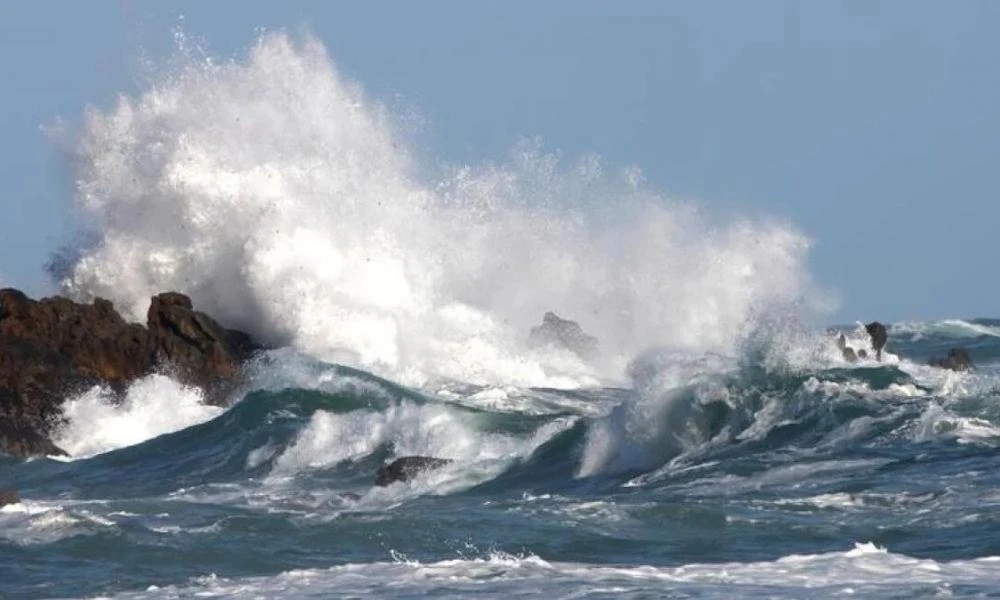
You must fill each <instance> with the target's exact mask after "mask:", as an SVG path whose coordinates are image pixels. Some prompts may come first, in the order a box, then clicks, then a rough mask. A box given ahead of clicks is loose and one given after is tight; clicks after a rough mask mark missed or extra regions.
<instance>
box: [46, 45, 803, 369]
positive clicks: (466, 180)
mask: <svg viewBox="0 0 1000 600" xmlns="http://www.w3.org/2000/svg"><path fill="white" fill-rule="evenodd" d="M484 118H489V115H484ZM413 151H414V150H413V149H411V148H409V147H408V144H407V143H406V141H405V140H403V139H402V138H401V137H400V136H399V135H397V133H396V132H395V127H394V125H393V120H392V117H391V115H390V114H389V112H388V111H387V110H385V109H384V108H383V107H381V106H380V105H378V104H377V103H373V102H371V101H370V100H368V99H367V98H366V97H365V96H364V94H363V93H362V92H361V90H359V89H358V87H357V86H356V85H353V84H351V83H349V82H346V81H345V80H344V79H343V78H342V77H341V76H340V75H339V74H338V73H337V71H336V69H335V68H334V66H333V64H332V63H331V61H330V59H329V58H328V56H327V55H326V52H325V50H324V48H323V47H322V46H321V44H320V43H319V42H317V41H316V40H314V39H306V40H305V41H303V42H302V43H296V42H294V41H292V40H290V39H289V38H288V37H287V36H286V35H283V34H267V35H264V36H262V37H261V38H260V39H259V40H257V42H256V44H255V45H254V47H253V48H252V50H251V51H250V53H249V56H248V57H246V59H245V60H238V61H228V62H213V61H211V60H205V59H204V58H199V59H197V60H196V59H189V60H186V61H182V64H181V66H180V67H179V68H177V69H174V70H172V71H171V72H170V74H169V75H165V76H163V77H161V78H159V79H158V80H156V81H155V82H154V83H153V84H152V85H150V86H148V88H147V89H145V91H143V92H142V93H141V94H139V95H138V96H136V97H126V96H123V97H121V98H120V100H119V101H118V102H117V104H116V105H115V106H114V107H113V108H112V109H110V110H108V111H106V112H102V111H98V110H90V111H89V112H88V113H87V116H86V119H85V123H84V127H83V130H82V133H81V135H80V137H79V139H78V142H77V144H76V150H75V158H76V162H77V169H78V170H77V194H76V204H77V206H78V208H79V209H80V210H81V211H83V212H84V213H85V215H86V221H87V222H88V223H90V224H91V226H92V227H93V228H94V232H93V235H92V236H91V237H90V238H89V239H90V242H89V243H87V244H85V245H83V246H82V247H81V248H79V249H78V252H77V254H76V258H75V259H73V260H72V261H71V262H70V264H69V265H68V268H67V269H66V271H65V273H64V274H63V275H64V276H63V280H62V282H61V283H62V287H63V289H64V291H65V292H66V293H68V294H70V295H72V296H74V297H76V298H80V299H87V298H90V297H93V296H104V297H108V298H110V299H112V300H114V301H115V302H116V304H117V305H118V306H119V308H120V309H122V310H124V311H125V312H126V313H127V314H128V315H129V316H130V317H132V318H134V319H137V320H141V318H142V316H143V315H144V313H145V310H146V308H147V305H148V301H149V297H150V296H151V295H152V294H154V293H157V292H160V291H163V290H179V291H183V292H186V293H188V294H190V295H191V296H192V297H193V299H194V302H195V303H196V306H198V307H199V308H201V309H203V310H205V311H207V312H209V313H211V314H213V315H215V316H217V317H218V318H219V319H220V320H221V321H223V322H224V323H226V324H227V325H229V326H236V327H241V328H246V329H248V330H250V331H252V332H253V333H254V334H255V335H257V336H259V337H261V338H263V339H265V340H267V341H270V342H277V343H289V344H291V345H293V346H294V347H296V348H298V349H299V350H302V351H304V352H307V353H309V354H311V355H313V356H316V357H319V358H321V359H326V360H337V361H340V362H347V363H352V364H355V365H359V366H362V367H364V368H368V369H372V370H375V371H377V372H379V373H382V374H384V375H386V376H389V377H393V378H396V379H397V380H401V381H404V382H406V383H411V384H418V385H419V384H422V383H424V382H425V381H426V380H427V378H429V377H435V376H443V377H449V378H454V379H458V380H464V381H473V382H482V383H507V384H515V385H552V384H559V385H567V384H573V383H576V384H581V383H583V384H586V383H593V382H595V381H597V380H598V379H599V378H607V377H610V378H615V377H620V376H621V372H622V371H621V367H622V365H624V364H625V363H626V362H627V360H628V358H630V357H631V356H634V355H635V353H637V352H638V351H639V350H641V349H643V348H645V347H647V346H650V345H653V344H663V343H667V344H669V345H671V346H673V347H676V348H681V349H692V350H705V349H720V348H728V347H730V346H731V345H732V344H733V343H734V340H736V339H737V337H738V335H739V332H740V330H741V328H742V327H743V326H744V325H745V324H746V322H747V321H748V319H750V318H751V317H752V315H753V314H754V311H755V310H758V309H759V308H760V307H761V306H766V305H768V304H771V303H773V302H789V301H795V300H796V299H798V298H800V297H803V296H806V297H808V296H809V294H810V289H811V284H810V282H809V278H808V276H807V274H806V272H805V269H804V265H803V262H804V257H805V254H806V250H807V246H808V243H807V240H806V239H805V238H804V237H803V236H802V235H800V234H799V233H797V232H796V231H794V230H792V229H790V228H788V227H787V226H785V225H783V224H780V223H771V222H759V221H748V220H733V221H731V222H724V223H720V222H718V221H717V220H713V219H711V218H708V217H706V216H704V215H703V214H700V213H699V211H698V210H696V209H695V208H693V207H691V206H689V205H684V204H680V203H677V202H673V201H670V200H668V199H665V198H662V197H659V196H657V195H656V194H654V193H652V192H650V191H648V190H646V189H645V187H644V185H643V184H642V178H641V175H639V173H638V171H637V170H636V169H624V170H620V171H619V170H614V169H606V168H604V167H603V166H602V165H601V164H600V161H598V160H597V159H595V158H593V157H586V158H584V159H582V160H580V161H577V162H576V163H573V164H564V162H563V161H561V160H559V159H558V158H557V157H555V156H553V155H550V154H546V153H544V152H543V151H541V150H540V148H539V146H538V144H535V143H526V144H522V145H520V146H518V147H517V148H516V149H515V151H514V152H513V153H512V157H511V158H510V159H509V160H508V161H506V162H504V163H502V164H489V165H484V166H452V167H446V168H444V169H441V170H440V171H441V172H444V173H445V174H444V175H440V174H438V175H436V176H428V175H426V174H422V173H421V172H419V170H418V169H417V167H416V166H415V165H416V163H417V161H415V160H413V155H412V152H413ZM423 162H428V161H427V160H424V161H423ZM547 310H554V311H556V312H557V313H559V314H560V315H562V316H564V317H568V318H572V319H575V320H578V321H579V322H580V323H581V325H582V326H583V327H584V329H585V330H587V331H588V332H589V333H592V334H593V335H595V336H597V337H598V338H599V339H600V341H601V347H602V350H603V356H604V359H603V360H602V361H598V364H597V365H596V366H595V365H585V364H583V363H582V362H581V361H579V360H577V359H576V358H575V357H572V356H566V355H559V356H548V355H546V354H544V353H540V352H531V351H528V350H527V349H525V348H524V347H523V343H522V342H523V341H524V339H525V337H526V334H527V331H528V329H529V328H530V326H531V325H533V324H536V323H538V322H539V321H540V319H541V316H542V315H543V314H544V312H545V311H547ZM595 378H596V379H595Z"/></svg>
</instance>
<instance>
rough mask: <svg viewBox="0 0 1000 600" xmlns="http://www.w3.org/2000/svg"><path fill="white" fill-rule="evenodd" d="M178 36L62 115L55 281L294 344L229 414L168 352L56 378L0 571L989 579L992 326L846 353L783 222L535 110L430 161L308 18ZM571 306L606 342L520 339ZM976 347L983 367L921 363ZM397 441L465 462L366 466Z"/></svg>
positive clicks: (705, 591) (562, 592) (282, 587)
mask: <svg viewBox="0 0 1000 600" xmlns="http://www.w3.org/2000/svg"><path fill="white" fill-rule="evenodd" d="M178 45H179V50H178V56H177V57H176V58H175V60H172V61H168V64H167V65H164V66H163V67H162V69H161V71H159V72H157V73H154V74H151V75H150V77H149V83H148V85H147V86H146V87H145V88H144V89H143V90H142V91H141V92H139V93H137V94H136V95H133V96H129V95H123V96H122V97H120V98H119V100H118V101H117V102H116V103H115V104H114V105H113V106H110V107H103V108H91V109H89V110H88V111H87V112H86V114H85V116H84V118H83V121H82V125H81V127H80V128H79V130H73V131H69V130H60V131H53V132H52V134H53V135H55V136H64V139H65V140H67V143H66V147H68V148H70V149H71V150H70V152H71V155H72V156H71V158H72V160H73V165H74V167H75V169H76V171H75V174H76V179H75V182H76V185H75V194H74V201H75V204H76V210H77V211H78V212H79V213H80V216H79V223H80V231H79V235H77V236H75V237H74V238H73V241H72V242H71V243H68V244H67V245H66V246H65V247H63V248H61V249H60V250H59V251H58V252H57V253H56V255H55V257H54V259H53V262H52V265H51V274H52V276H53V277H54V278H55V280H56V281H57V282H58V285H59V289H60V291H61V292H62V293H64V294H66V295H69V296H71V297H73V298H75V299H79V300H88V299H92V298H94V297H97V296H101V297H106V298H109V299H111V300H112V301H113V302H114V303H115V306H116V307H117V308H118V310H119V311H121V312H122V313H123V314H124V315H125V316H126V317H127V318H129V319H132V320H136V321H140V322H141V321H143V320H144V312H145V310H146V307H147V306H148V302H149V297H150V296H151V295H153V294H155V293H158V292H160V291H164V290H177V291H181V292H184V293H187V294H189V295H190V296H191V297H192V299H193V300H194V303H195V306H196V307H197V308H199V309H201V310H204V311H206V312H207V313H209V314H211V315H212V316H213V317H215V318H217V319H218V320H219V321H220V322H222V323H223V324H225V325H226V326H229V327H238V328H241V329H245V330H247V331H249V332H251V333H252V334H253V335H254V336H255V337H256V338H257V339H259V340H262V341H264V342H266V343H267V344H269V345H270V346H271V347H273V348H274V349H273V350H269V351H267V352H264V353H262V354H261V355H260V356H259V357H257V358H256V359H255V360H254V361H253V362H252V363H251V364H249V365H247V367H246V372H245V377H244V380H243V382H242V384H241V387H240V388H239V389H238V390H236V391H235V392H234V393H233V395H232V397H231V398H230V403H229V405H228V406H226V407H216V406H208V405H205V404H204V403H203V402H202V393H201V391H200V390H197V389H193V388H188V387H185V386H183V385H181V384H179V383H177V382H176V381H174V380H173V379H171V378H170V377H169V376H168V375H167V374H153V375H150V376H148V377H146V378H143V379H141V380H138V381H136V382H134V383H133V384H132V385H131V386H130V387H129V388H128V390H127V392H126V394H125V396H124V397H115V396H114V395H113V394H112V393H111V392H109V391H108V390H104V389H101V388H94V389H92V390H86V391H83V392H82V393H77V394H73V395H71V396H69V397H68V398H67V400H66V403H65V405H64V413H65V419H64V421H63V422H61V423H60V424H58V425H57V427H56V429H55V432H54V434H53V439H54V441H55V442H56V444H57V445H59V446H60V447H61V448H63V449H65V450H66V451H67V452H68V454H69V457H68V458H60V459H55V458H35V459H27V460H26V459H16V458H10V457H0V487H3V488H15V489H17V490H18V491H19V492H20V495H21V497H22V502H20V503H18V504H14V505H9V506H6V507H3V508H2V509H0V596H2V597H5V598H7V597H9V598H83V597H85V598H92V597H110V598H186V597H209V598H211V597H233V598H259V597H268V598H270V597H281V598H306V597H315V598H329V597H345V598H348V597H392V598H417V597H421V598H422V597H462V598H464V597H473V596H474V597H502V598H516V597H538V596H547V597H552V598H649V597H668V598H693V597H697V598H732V597H750V596H753V597H771V598H801V597H805V596H821V597H827V596H841V595H858V596H862V597H866V598H869V597H871V598H882V597H890V598H915V597H928V596H944V595H946V596H984V595H997V594H1000V577H998V575H997V574H998V573H1000V510H998V504H1000V493H998V490H1000V475H998V473H1000V469H998V467H1000V454H998V452H997V447H998V445H1000V370H998V365H1000V321H994V320H989V319H971V320H957V319H956V320H948V321H936V322H914V323H894V324H892V325H891V326H890V327H889V343H888V346H887V350H888V352H887V354H886V357H885V360H884V361H882V362H875V361H873V360H862V361H860V362H857V363H848V362H846V361H845V360H844V359H843V358H842V356H841V354H840V352H839V351H838V350H837V347H836V345H835V343H834V337H833V334H831V333H830V331H828V330H827V328H826V327H825V326H824V323H825V321H824V319H825V315H828V314H831V310H833V309H834V308H835V304H836V295H835V294H834V293H833V292H831V291H830V290H827V289H824V288H823V286H822V285H821V284H820V283H819V282H817V281H816V278H814V277H813V276H812V275H811V274H810V272H809V269H808V264H809V263H808V249H809V244H810V241H809V239H808V237H807V236H806V235H804V234H803V233H801V232H799V231H798V230H797V229H795V228H794V227H793V226H792V225H790V224H788V223H786V222H785V221H784V220H782V219H780V218H770V217H766V216H764V217H756V216H746V215H724V214H723V215H720V214H716V213H714V212H712V211H711V210H710V209H709V208H707V207H705V206H704V205H700V204H697V203H694V202H688V201H681V200H676V199H672V198H670V197H669V196H668V195H665V194H663V193H660V192H658V191H656V190H654V189H651V188H650V187H649V186H648V185H647V184H646V183H645V181H644V180H643V177H642V174H641V172H640V171H639V170H638V169H636V168H634V167H616V166H613V165H608V164H605V163H604V162H603V161H601V160H600V159H599V158H598V157H593V156H585V157H581V158H578V159H568V158H566V157H563V156H561V155H560V154H559V153H558V152H550V151H546V150H545V148H544V147H543V145H542V144H541V143H540V142H538V141H537V140H525V141H524V142H523V143H521V144H518V145H517V146H516V147H515V148H514V149H513V150H512V151H511V153H510V155H509V156H507V157H504V158H502V159H499V160H497V161H496V162H490V163H487V164H470V165H464V164H457V165H456V164H448V165H442V164H438V163H436V162H435V161H434V160H433V159H432V158H431V157H428V156H427V155H426V154H424V153H422V152H421V151H420V147H419V144H418V143H416V142H415V141H414V140H419V136H417V135H416V134H415V133H414V132H413V129H414V128H415V127H416V126H417V125H415V124H414V123H413V122H411V121H410V120H408V117H407V116H406V113H405V111H404V113H403V114H402V115H401V114H400V113H399V112H398V111H396V110H394V107H393V106H391V105H386V104H382V103H380V102H378V101H377V100H373V99H370V98H368V97H367V96H366V95H365V93H364V91H363V89H362V88H361V87H360V86H359V85H357V84H355V83H353V82H350V81H347V80H346V79H344V78H343V77H342V76H341V75H340V74H339V72H338V71H337V69H336V67H335V65H334V63H333V62H332V61H331V59H330V58H329V57H328V56H327V54H326V51H325V49H324V48H323V46H322V44H320V43H319V42H318V41H316V40H314V39H310V38H308V37H307V38H305V39H303V40H294V39H290V38H289V37H288V36H286V35H284V34H280V33H277V34H273V33H272V34H262V35H261V37H260V38H259V39H258V40H257V42H256V43H255V44H254V45H253V46H252V47H251V48H250V50H249V51H248V53H247V55H246V56H245V57H240V58H236V59H231V60H230V59H227V60H219V59H210V58H206V56H205V55H204V53H202V52H201V51H200V49H199V48H198V47H197V45H196V44H194V43H193V42H191V41H190V40H186V39H184V38H183V36H179V39H178ZM418 121H419V119H418ZM547 311H554V312H556V313H558V314H559V315H560V316H562V317H565V318H569V319H573V320H575V321H577V322H579V324H580V326H581V327H582V328H583V330H584V331H586V332H587V333H588V334H590V335H593V336H594V337H595V338H596V339H597V348H596V350H594V351H593V352H588V353H587V355H586V356H581V355H580V354H577V353H576V352H573V351H572V350H570V349H567V348H562V347H559V346H558V345H544V344H543V345H538V344H530V343H528V338H529V331H530V329H531V327H533V326H536V325H538V324H539V323H540V322H541V320H542V316H543V315H544V314H545V313H546V312H547ZM867 317H868V318H869V320H870V319H875V318H878V315H867ZM837 329H838V330H839V331H843V332H845V333H846V334H847V336H848V338H849V341H850V343H851V345H853V346H854V347H857V348H860V347H864V346H865V345H866V344H867V336H866V335H865V333H864V330H863V328H862V327H861V326H860V324H846V325H843V326H840V327H838V328H837ZM953 347H964V348H967V349H968V350H969V351H970V353H971V355H972V357H973V359H974V360H975V361H976V363H977V366H978V370H977V371H975V372H972V373H955V372H951V371H946V370H942V369H937V368H933V367H929V366H926V362H927V360H928V359H929V358H931V357H933V356H941V355H944V354H946V353H947V352H948V350H949V349H951V348H953ZM404 456H430V457H437V458H444V459H449V460H450V461H451V462H449V463H448V464H446V465H444V466H441V467H440V468H436V469H431V470H427V471H423V472H421V473H419V474H417V475H416V476H415V477H413V478H412V479H411V480H409V481H405V482H397V483H394V484H392V485H389V486H385V487H379V486H375V485H374V479H375V472H376V470H377V469H378V468H379V467H380V466H382V465H383V464H385V463H387V462H389V461H392V460H394V459H396V458H400V457H404Z"/></svg>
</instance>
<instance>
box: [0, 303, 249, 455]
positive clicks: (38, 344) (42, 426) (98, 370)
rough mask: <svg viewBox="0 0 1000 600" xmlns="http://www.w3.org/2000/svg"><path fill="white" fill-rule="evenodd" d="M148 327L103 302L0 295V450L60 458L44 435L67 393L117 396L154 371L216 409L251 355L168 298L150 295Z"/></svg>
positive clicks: (230, 333) (238, 339) (241, 341)
mask: <svg viewBox="0 0 1000 600" xmlns="http://www.w3.org/2000/svg"><path fill="white" fill-rule="evenodd" d="M147 324H148V327H143V326H142V325H139V324H136V323H127V322H126V321H125V320H124V319H123V318H122V317H121V316H120V315H119V314H118V313H117V312H116V311H115V309H114V306H113V305H112V303H111V302H109V301H108V300H104V299H103V298H97V299H95V300H94V302H93V303H92V304H78V303H76V302H73V301H71V300H68V299H66V298H61V297H54V298H45V299H42V300H39V301H34V300H31V299H29V298H28V297H27V296H25V295H24V294H23V293H22V292H20V291H18V290H14V289H4V290H0V451H2V452H6V453H9V454H13V455H18V456H26V455H38V454H61V453H63V452H62V451H61V450H59V449H58V448H57V447H56V446H55V445H53V444H52V442H51V441H50V440H49V439H48V433H49V431H50V430H51V428H52V426H53V425H54V424H55V423H56V422H57V421H58V419H59V417H60V414H61V405H62V403H63V401H64V399H65V398H66V396H68V395H72V394H73V393H78V392H81V391H84V390H86V389H88V388H89V387H91V386H93V385H95V384H99V383H100V384H105V385H108V386H110V387H111V389H112V390H114V391H116V392H118V393H121V392H122V391H124V389H125V388H126V386H127V385H128V383H129V382H131V381H132V380H134V379H136V378H139V377H142V376H144V375H147V374H149V373H152V372H154V371H162V372H167V373H170V374H171V375H173V376H175V377H176V378H177V379H179V380H180V381H182V382H184V383H186V384H189V385H196V386H199V387H202V388H204V389H205V392H206V399H207V401H209V402H211V403H215V404H219V403H222V402H224V401H225V399H226V393H227V392H228V391H229V389H230V388H231V386H232V384H233V383H234V382H235V380H236V378H237V376H238V374H239V372H240V366H241V364H242V363H243V362H244V361H245V360H246V359H248V358H249V357H250V356H251V354H252V353H253V352H254V351H255V350H257V349H258V348H259V347H258V346H257V345H256V344H254V342H253V341H252V340H251V339H250V337H249V336H248V335H247V334H245V333H243V332H240V331H236V330H230V329H225V328H224V327H222V326H221V325H219V324H218V323H216V322H215V320H213V319H212V318H211V317H209V316H208V315H206V314H204V313H201V312H198V311H196V310H194V309H193V308H192V306H191V300H190V299H189V298H188V297H187V296H185V295H183V294H178V293H176V292H168V293H164V294H160V295H158V296H154V297H153V299H152V303H151V305H150V308H149V314H148V317H147Z"/></svg>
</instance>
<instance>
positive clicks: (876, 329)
mask: <svg viewBox="0 0 1000 600" xmlns="http://www.w3.org/2000/svg"><path fill="white" fill-rule="evenodd" d="M865 331H867V332H868V336H869V337H871V339H872V348H873V349H874V350H875V360H878V361H881V360H882V348H885V343H886V341H888V340H889V332H888V331H886V328H885V325H883V324H881V323H879V322H878V321H872V322H871V323H869V324H867V325H865Z"/></svg>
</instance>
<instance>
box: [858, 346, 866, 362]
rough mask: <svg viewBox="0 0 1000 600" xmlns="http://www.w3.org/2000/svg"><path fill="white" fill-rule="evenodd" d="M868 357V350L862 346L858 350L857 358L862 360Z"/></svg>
mask: <svg viewBox="0 0 1000 600" xmlns="http://www.w3.org/2000/svg"><path fill="white" fill-rule="evenodd" d="M866 358H868V351H867V350H865V349H864V348H861V349H859V350H858V360H864V359H866Z"/></svg>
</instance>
